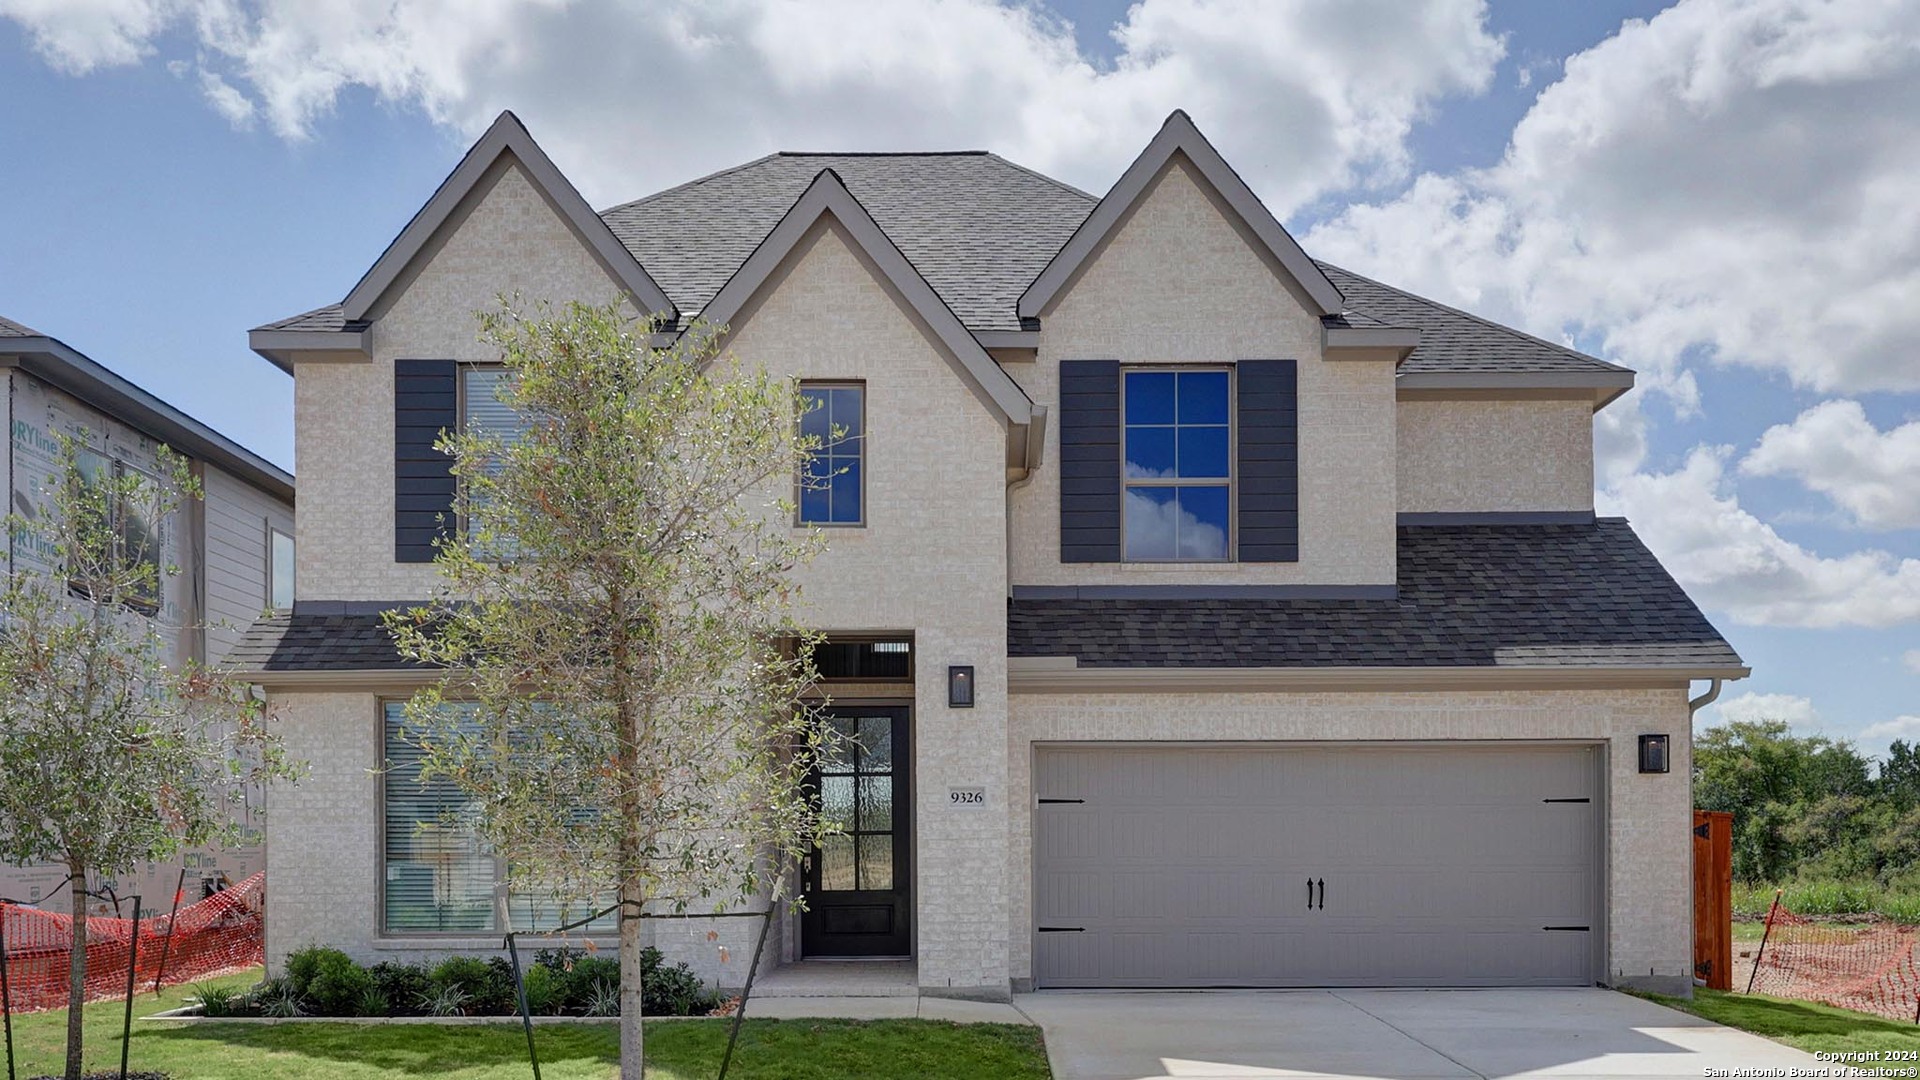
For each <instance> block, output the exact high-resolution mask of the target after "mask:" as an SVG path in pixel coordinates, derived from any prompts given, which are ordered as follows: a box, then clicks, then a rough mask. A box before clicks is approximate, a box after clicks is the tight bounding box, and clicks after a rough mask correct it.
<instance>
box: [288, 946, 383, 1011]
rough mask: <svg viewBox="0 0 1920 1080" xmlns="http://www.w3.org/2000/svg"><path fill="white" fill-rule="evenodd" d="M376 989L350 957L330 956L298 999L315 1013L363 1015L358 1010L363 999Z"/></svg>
mask: <svg viewBox="0 0 1920 1080" xmlns="http://www.w3.org/2000/svg"><path fill="white" fill-rule="evenodd" d="M342 959H343V960H344V959H345V958H344V957H342ZM379 989H380V987H379V985H378V984H376V983H375V982H374V981H373V974H372V973H371V972H369V971H368V970H367V969H366V968H363V967H361V966H360V965H358V964H356V963H354V962H353V961H351V960H346V962H345V963H338V962H334V961H331V960H329V961H328V962H327V963H326V964H325V965H324V966H323V967H322V968H321V969H320V972H319V973H318V974H316V975H315V976H314V977H313V981H312V982H309V983H308V984H307V992H306V993H305V994H303V995H301V1001H302V1002H303V1003H304V1004H305V1005H306V1007H307V1011H309V1012H311V1013H312V1014H313V1015H315V1016H362V1015H366V1014H364V1013H361V1012H359V1009H360V1007H361V1004H362V1002H363V1000H364V999H365V998H366V997H367V995H369V994H374V993H378V992H379Z"/></svg>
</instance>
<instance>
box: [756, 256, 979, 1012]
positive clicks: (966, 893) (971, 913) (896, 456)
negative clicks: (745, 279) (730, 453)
mask: <svg viewBox="0 0 1920 1080" xmlns="http://www.w3.org/2000/svg"><path fill="white" fill-rule="evenodd" d="M733 332H734V335H733V340H732V345H731V347H732V350H733V351H734V353H735V354H736V355H737V356H738V357H740V358H741V359H742V360H743V362H745V363H749V364H759V365H763V366H764V367H766V368H767V369H768V370H772V371H776V372H781V373H784V374H788V375H791V376H794V377H796V378H814V379H857V380H861V381H863V382H864V383H865V384H866V388H867V431H868V435H867V451H866V452H867V487H866V516H867V525H866V526H865V527H864V528H860V529H832V530H829V531H828V533H827V535H828V543H829V547H828V550H827V552H826V554H824V555H822V556H821V557H820V558H819V559H818V560H817V561H815V562H814V563H813V565H811V566H809V567H808V568H806V570H805V571H803V572H802V573H801V574H800V575H799V578H800V582H801V590H802V596H803V598H804V606H803V609H802V610H803V612H804V614H805V618H806V620H807V621H808V622H809V623H811V624H812V625H815V626H819V627H822V628H824V629H826V630H828V631H841V632H847V631H861V630H865V631H878V630H893V631H907V632H910V633H912V634H913V635H914V638H915V656H914V667H915V673H916V676H917V682H918V685H917V688H916V690H917V693H916V701H915V706H914V711H913V742H914V774H913V780H914V785H915V787H914V790H915V817H916V821H915V835H916V844H915V850H916V863H915V867H914V874H915V882H914V884H915V890H916V895H915V905H914V915H915V931H914V932H915V955H916V957H917V959H918V960H919V971H920V982H921V985H922V987H923V988H925V989H927V990H928V991H929V992H939V993H948V992H951V993H956V994H969V995H997V994H1004V993H1005V992H1006V989H1007V936H1006V935H1007V930H1006V922H1005V920H1004V919H1003V918H1001V917H1000V915H999V913H1000V912H1002V911H1004V910H1005V906H1006V891H1007V883H1006V865H1007V863H1006V840H1007V833H1006V818H1005V809H1004V803H1003V802H1001V801H1000V800H999V799H998V798H997V797H996V798H995V799H994V801H993V804H992V805H991V806H989V807H986V808H976V809H971V810H958V811H956V810H954V809H951V808H950V807H948V806H947V790H948V788H950V787H985V788H986V789H987V790H988V791H990V792H1000V791H1003V790H1004V789H1005V785H1006V762H1005V760H1004V759H1003V758H1002V757H1001V756H1000V755H999V754H997V753H983V752H982V750H983V748H986V747H997V746H1000V745H1003V744H1004V742H1005V739H1006V655H1007V620H1006V601H1005V595H1006V594H1005V582H1006V579H1007V570H1006V539H1005V538H1006V496H1005V488H1006V479H1005V467H1004V459H1003V457H1002V453H1003V451H1002V448H1003V447H1004V446H1005V442H1006V435H1005V428H1004V426H1003V425H1002V423H1001V421H1000V420H999V418H998V417H997V416H996V415H995V414H994V413H992V412H991V411H989V409H988V407H987V406H986V405H985V404H984V403H982V402H981V401H980V399H979V398H978V397H977V396H976V395H975V394H974V393H973V391H972V390H971V389H969V388H968V387H967V385H966V384H965V383H963V382H962V381H961V379H960V377H959V375H958V374H957V373H956V372H955V371H954V369H953V365H952V363H951V362H950V360H949V358H948V357H947V355H946V354H945V353H944V352H943V351H942V350H941V348H940V347H939V346H938V345H936V344H935V342H934V339H933V338H932V337H931V336H930V335H929V334H928V333H927V332H925V331H924V330H923V329H922V328H921V327H920V326H919V324H918V323H917V322H916V321H915V320H914V319H912V318H909V317H908V315H907V314H906V313H905V312H904V310H903V309H902V307H901V305H900V304H899V303H897V302H896V301H895V299H894V297H893V296H892V295H891V294H890V293H889V292H888V291H887V290H886V289H885V288H883V287H882V286H881V285H880V283H879V280H878V279H877V278H876V276H875V271H874V269H873V268H872V267H871V266H869V265H868V264H867V263H866V262H865V261H864V259H863V258H862V257H861V256H859V255H858V254H857V253H856V251H855V250H854V248H853V247H852V246H851V245H850V244H849V242H848V241H847V240H846V239H845V237H844V236H843V235H842V234H841V232H840V231H839V230H838V229H828V228H824V227H817V228H816V229H815V231H814V233H813V234H812V235H811V236H809V237H808V238H807V239H806V240H805V241H803V242H802V244H801V245H800V246H799V248H798V249H797V251H796V254H795V256H794V257H793V258H791V259H790V260H789V263H788V265H787V266H786V267H785V268H783V270H782V272H781V273H779V274H777V275H776V276H775V278H774V279H773V281H772V282H771V283H770V284H769V286H768V289H767V291H765V292H764V294H763V296H762V298H761V299H760V300H759V301H758V302H757V304H755V305H753V306H751V307H749V308H748V309H747V310H746V311H744V312H743V313H742V315H741V316H740V317H739V318H738V319H736V320H735V322H734V325H733ZM950 664H970V665H973V667H974V669H975V678H976V684H977V690H978V692H977V695H976V704H975V706H974V708H972V709H966V710H954V709H949V708H948V707H947V701H946V674H947V667H948V665H950Z"/></svg>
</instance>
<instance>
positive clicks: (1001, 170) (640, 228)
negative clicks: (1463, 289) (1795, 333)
mask: <svg viewBox="0 0 1920 1080" xmlns="http://www.w3.org/2000/svg"><path fill="white" fill-rule="evenodd" d="M824 169H832V170H834V171H835V172H836V173H838V174H839V176H840V178H841V180H842V181H843V182H844V183H845V184H846V186H847V190H848V191H849V192H851V193H852V194H853V196H854V198H856V199H858V200H860V204H861V205H862V206H864V207H866V209H867V212H868V213H870V214H872V215H873V219H874V220H875V221H876V222H878V223H879V225H880V227H881V229H882V230H884V231H885V232H886V234H887V236H888V238H889V239H891V240H892V241H893V243H894V244H895V246H897V247H898V248H899V249H900V251H901V253H902V254H904V255H905V256H906V257H907V260H908V261H909V262H911V263H912V264H913V265H914V268H915V269H917V270H918V271H919V272H920V274H921V276H922V277H924V278H926V280H927V283H928V284H929V285H931V286H933V290H934V292H936V293H938V294H939V295H940V298H941V299H942V300H944V301H946V304H947V306H948V307H950V308H952V309H953V313H954V314H955V315H957V316H959V318H960V321H961V323H962V324H964V325H965V326H966V327H967V329H969V330H972V331H975V332H978V331H986V330H1019V329H1021V328H1022V327H1021V323H1020V319H1019V317H1018V315H1017V313H1016V310H1015V309H1016V305H1017V303H1018V301H1019V299H1020V294H1021V293H1022V292H1024V291H1026V288H1027V286H1028V285H1030V284H1032V282H1033V280H1034V278H1036V277H1038V276H1039V274H1040V272H1041V271H1042V270H1044V269H1045V268H1046V266H1047V264H1048V262H1050V261H1051V260H1052V259H1053V256H1054V255H1055V253H1057V252H1058V251H1059V250H1060V248H1061V247H1062V246H1063V245H1065V244H1066V242H1067V240H1068V239H1069V238H1070V237H1072V235H1073V233H1074V230H1075V229H1077V228H1079V227H1080V224H1081V222H1083V221H1085V220H1086V218H1087V215H1088V214H1089V213H1091V212H1092V210H1093V207H1094V206H1095V204H1096V203H1098V201H1099V200H1098V199H1096V198H1095V197H1094V196H1092V195H1089V194H1087V193H1086V192H1084V191H1081V190H1079V189H1077V188H1074V187H1071V186H1069V185H1066V184H1063V183H1061V182H1059V181H1057V180H1053V179H1050V178H1048V177H1045V176H1042V175H1040V174H1039V173H1036V172H1033V171H1032V170H1030V169H1026V168H1022V167H1021V166H1019V165H1015V164H1013V163H1012V162H1010V161H1007V160H1006V159H1005V158H1002V157H999V156H997V155H995V154H989V153H985V152H983V151H967V152H958V153H915V154H801V153H781V154H772V155H769V156H767V157H763V158H760V159H758V160H756V161H750V162H747V163H746V164H744V165H739V166H736V167H734V168H731V169H727V170H725V171H723V172H717V173H714V174H713V175H711V176H706V177H702V178H700V179H698V180H693V181H690V182H688V183H685V184H681V185H680V186H678V187H674V188H669V189H667V190H666V191H662V192H659V193H657V194H654V195H649V196H647V197H646V198H643V199H639V200H636V201H634V202H629V203H623V204H621V205H619V206H615V207H613V208H611V209H608V210H605V211H602V212H601V214H600V217H601V218H602V219H603V220H604V221H606V223H607V225H608V226H609V227H610V228H611V229H612V230H613V234H614V235H615V236H616V237H618V238H619V240H620V242H621V243H622V244H623V245H625V246H626V248H627V250H629V251H631V252H633V255H634V257H635V258H636V259H638V260H639V262H640V265H641V266H643V267H645V268H646V271H647V273H648V274H649V275H650V276H651V277H652V278H653V279H654V281H656V282H658V283H659V285H660V287H661V288H662V289H664V290H665V291H666V293H667V295H668V296H669V297H670V298H671V299H672V300H673V302H674V304H675V305H676V306H678V307H679V308H680V310H681V311H682V312H683V313H687V312H694V311H698V310H700V309H702V308H704V307H706V305H707V303H708V302H709V301H711V300H712V299H713V297H714V294H716V293H718V292H719V291H720V287H721V286H722V285H725V284H726V282H727V279H729V278H730V277H732V276H733V274H734V271H736V270H738V269H739V268H740V265H741V263H743V262H745V261H746V259H747V256H749V255H751V254H752V253H753V250H754V248H756V247H757V246H759V244H760V242H761V241H762V240H763V239H765V238H766V236H767V234H768V233H769V232H771V231H772V229H773V227H774V225H775V224H776V223H778V222H779V220H780V218H781V217H782V216H783V215H784V214H786V212H787V210H788V209H790V208H791V207H792V206H793V204H794V201H795V200H796V199H798V198H799V197H800V193H801V192H802V191H804V190H806V187H807V185H808V184H809V183H811V182H812V180H813V178H814V177H816V176H818V175H819V174H820V172H821V171H822V170H824ZM1316 261H1317V260H1316ZM1319 266H1320V268H1321V269H1322V270H1323V271H1325V272H1326V275H1327V277H1328V278H1329V279H1330V280H1332V282H1333V284H1334V285H1335V286H1336V287H1337V288H1339V290H1340V291H1341V293H1342V294H1343V295H1344V296H1345V298H1346V303H1347V308H1348V310H1347V312H1345V313H1344V314H1343V315H1342V316H1335V317H1332V324H1333V325H1345V326H1388V327H1401V328H1407V329H1417V330H1419V331H1420V332H1421V341H1420V345H1419V347H1418V348H1416V349H1414V351H1413V354H1412V355H1411V356H1409V357H1408V358H1407V360H1406V362H1405V363H1404V364H1402V365H1401V368H1400V370H1401V371H1402V372H1407V373H1412V372H1436V371H1445V372H1511V373H1524V372H1611V371H1623V370H1625V369H1622V368H1618V367H1616V366H1614V365H1612V364H1608V363H1606V362H1604V361H1601V360H1597V359H1595V358H1594V357H1591V356H1587V355H1585V354H1584V353H1580V352H1578V351H1576V350H1573V349H1569V348H1567V347H1565V346H1563V345H1556V344H1554V343H1552V342H1549V341H1544V340H1542V339H1540V338H1536V337H1533V336H1531V335H1528V334H1524V333H1521V332H1520V331H1518V330H1513V329H1510V328H1508V327H1505V326H1501V325H1500V324H1498V323H1495V322H1491V321H1488V320H1486V319H1482V318H1480V317H1478V316H1476V315H1471V314H1468V313H1466V312H1464V311H1460V310H1457V309H1455V308H1451V307H1448V306H1446V305H1444V304H1439V303H1436V302H1434V301H1432V300H1427V299H1424V298H1422V297H1419V296H1415V295H1413V294H1412V293H1409V292H1405V291H1403V290H1400V289H1396V288H1393V287H1392V286H1389V285H1384V284H1382V283H1380V282H1378V281H1374V280H1373V279H1371V278H1367V277H1362V276H1361V275H1359V274H1356V273H1353V272H1352V271H1350V270H1345V269H1342V268H1340V267H1338V266H1333V265H1331V264H1329V263H1325V262H1321V263H1319ZM346 328H347V327H346V324H345V319H344V317H343V315H342V313H341V310H340V305H338V304H331V305H328V306H326V307H322V308H317V309H315V310H313V311H309V312H306V313H305V314H301V315H295V316H293V317H292V318H289V319H282V320H280V321H279V322H274V323H268V324H267V325H266V326H264V327H260V329H263V330H317V331H335V330H341V329H346Z"/></svg>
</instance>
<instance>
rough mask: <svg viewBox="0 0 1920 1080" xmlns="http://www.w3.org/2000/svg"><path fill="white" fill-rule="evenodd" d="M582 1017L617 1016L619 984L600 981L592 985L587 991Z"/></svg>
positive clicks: (618, 1012)
mask: <svg viewBox="0 0 1920 1080" xmlns="http://www.w3.org/2000/svg"><path fill="white" fill-rule="evenodd" d="M581 1015H583V1016H619V1015H620V984H619V983H617V982H607V981H606V980H604V979H602V980H600V981H599V982H596V983H594V984H593V985H592V986H591V987H590V988H589V989H588V991H587V997H586V1003H585V1006H584V1007H583V1008H582V1009H581Z"/></svg>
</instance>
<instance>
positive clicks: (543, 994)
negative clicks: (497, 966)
mask: <svg viewBox="0 0 1920 1080" xmlns="http://www.w3.org/2000/svg"><path fill="white" fill-rule="evenodd" d="M520 981H521V986H522V988H523V989H525V991H526V994H527V1012H528V1013H529V1014H531V1015H533V1016H552V1015H554V1014H555V1013H557V1012H559V1011H560V1010H559V1006H560V990H561V984H560V977H559V976H558V975H555V974H554V973H553V969H552V968H550V967H547V966H545V965H543V964H539V963H536V964H534V965H533V966H532V967H529V968H527V969H526V970H525V971H522V972H521V973H520Z"/></svg>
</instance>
